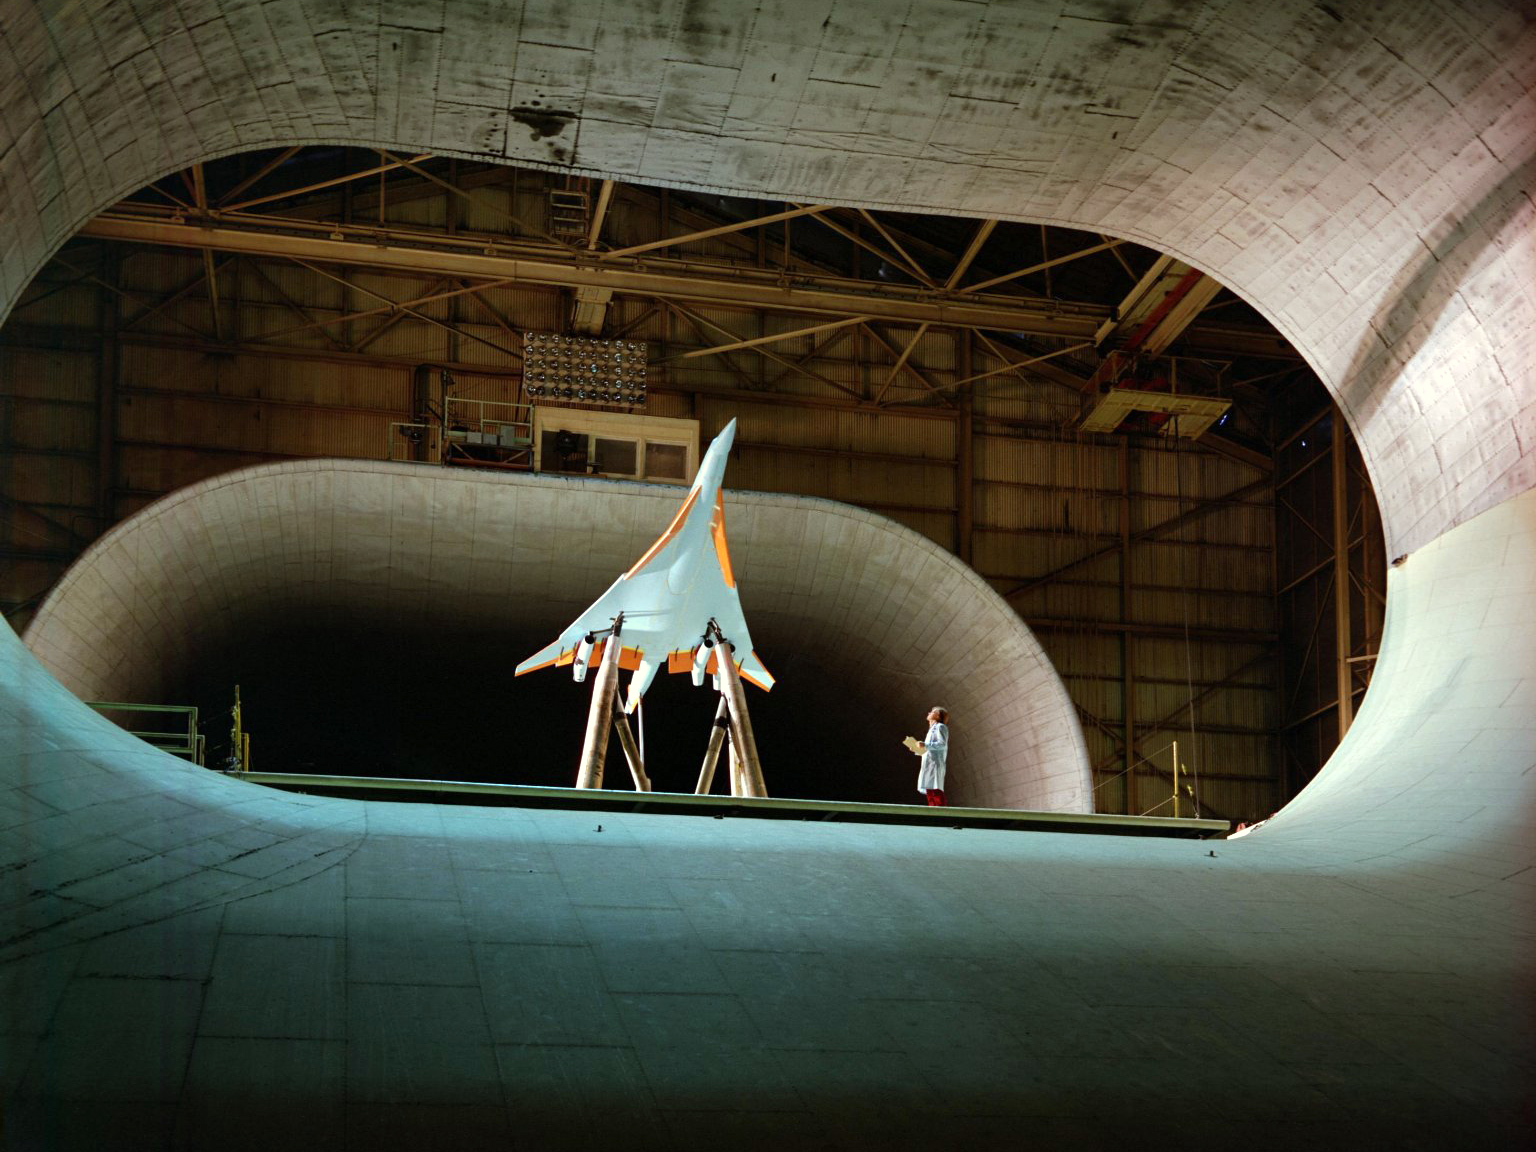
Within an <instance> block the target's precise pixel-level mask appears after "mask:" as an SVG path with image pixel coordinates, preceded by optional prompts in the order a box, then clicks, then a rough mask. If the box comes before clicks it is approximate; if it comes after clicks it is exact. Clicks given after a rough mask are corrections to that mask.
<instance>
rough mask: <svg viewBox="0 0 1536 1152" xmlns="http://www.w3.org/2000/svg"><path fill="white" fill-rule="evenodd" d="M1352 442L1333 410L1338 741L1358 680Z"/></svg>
mask: <svg viewBox="0 0 1536 1152" xmlns="http://www.w3.org/2000/svg"><path fill="white" fill-rule="evenodd" d="M1348 448H1349V438H1348V435H1347V434H1346V433H1345V430H1344V413H1343V412H1341V411H1339V409H1338V406H1337V405H1335V406H1334V409H1333V627H1334V670H1335V681H1336V684H1337V688H1338V695H1339V701H1338V716H1339V739H1340V740H1343V739H1344V733H1346V732H1348V731H1349V726H1350V724H1351V723H1352V722H1353V721H1354V718H1355V699H1354V696H1355V677H1354V669H1353V667H1352V666H1351V665H1350V663H1349V656H1350V642H1349V641H1350V636H1349V459H1348Z"/></svg>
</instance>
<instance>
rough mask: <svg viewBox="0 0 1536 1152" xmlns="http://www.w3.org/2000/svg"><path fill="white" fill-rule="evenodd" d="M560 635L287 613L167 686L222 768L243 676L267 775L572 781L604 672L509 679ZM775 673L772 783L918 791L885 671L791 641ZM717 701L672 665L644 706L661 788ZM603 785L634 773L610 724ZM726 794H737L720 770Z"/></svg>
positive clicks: (767, 738) (868, 795)
mask: <svg viewBox="0 0 1536 1152" xmlns="http://www.w3.org/2000/svg"><path fill="white" fill-rule="evenodd" d="M547 640H548V637H547V636H546V635H545V634H544V633H543V632H542V631H539V630H537V629H534V628H530V627H528V626H527V625H522V626H518V625H516V624H510V623H501V624H497V623H494V622H479V623H473V624H442V625H432V624H427V623H423V622H419V621H418V622H411V621H402V620H399V619H397V618H390V617H381V618H379V619H376V620H368V619H359V618H356V617H355V616H352V617H341V618H340V619H338V618H337V617H336V616H332V615H330V614H305V613H293V614H284V615H283V616H282V618H281V619H279V620H277V621H275V622H269V623H267V624H265V625H261V624H255V623H253V624H249V625H245V626H242V627H240V628H239V630H238V631H237V633H236V634H234V635H231V636H229V637H228V638H226V639H225V640H224V641H223V642H221V643H220V644H218V645H217V646H214V647H200V648H198V649H196V650H194V651H193V652H192V653H191V654H190V657H189V660H188V663H187V666H186V668H185V670H184V671H183V672H182V673H181V674H179V675H178V676H177V678H176V681H175V683H174V685H168V686H167V690H166V691H165V693H164V695H165V697H166V699H167V700H170V699H175V700H180V701H184V702H189V703H192V704H194V705H195V706H197V708H198V709H199V713H200V716H201V717H203V721H204V730H205V732H206V733H207V735H208V738H209V743H210V757H211V763H212V765H213V766H215V767H217V766H219V764H221V763H222V762H223V760H222V758H223V757H224V756H226V755H227V748H228V727H229V719H228V714H229V709H230V706H231V702H232V700H233V695H234V689H235V686H236V685H238V687H239V690H240V698H241V705H242V719H243V724H244V727H245V730H246V732H248V733H249V735H250V740H251V749H250V754H251V763H252V765H253V766H254V768H255V769H256V770H258V771H261V772H274V773H307V774H319V775H342V776H381V777H392V778H402V779H433V780H454V781H470V782H477V783H492V784H518V785H535V786H541V787H569V786H571V785H572V784H573V783H574V781H575V776H576V764H577V760H578V754H579V752H580V749H581V745H582V737H583V732H584V728H585V724H586V717H587V709H588V705H589V702H590V700H591V694H592V687H593V678H591V677H589V678H588V680H587V682H586V683H585V684H577V683H574V682H573V681H572V678H571V676H570V673H569V671H568V670H567V669H545V670H542V671H540V672H537V673H533V674H530V675H526V676H522V677H517V678H514V677H513V676H512V666H513V665H514V664H515V663H516V662H517V660H519V659H520V658H522V657H523V656H525V655H527V654H528V653H529V652H532V651H534V650H536V649H537V648H539V647H541V646H542V645H543V644H544V643H545V642H547ZM765 659H767V657H765ZM773 671H774V672H775V674H776V675H778V676H779V683H778V684H777V685H776V686H775V687H774V689H773V691H772V692H771V693H763V692H760V691H757V690H756V689H751V688H749V689H748V692H749V696H748V705H749V708H750V710H751V714H752V717H753V721H754V725H755V730H756V739H757V744H758V748H759V751H760V754H761V756H762V759H763V764H764V770H765V774H766V776H767V782H768V786H769V791H770V793H771V794H773V795H775V796H782V797H791V798H797V799H815V800H838V801H847V800H853V801H869V802H883V803H906V802H910V801H912V800H913V794H914V789H913V780H914V779H915V777H916V762H915V759H914V758H913V757H912V756H911V755H910V754H908V753H907V752H906V751H905V750H904V749H902V748H901V747H900V746H899V740H900V737H901V735H903V734H904V733H906V732H909V731H915V732H918V733H919V734H920V733H921V724H922V719H921V716H917V717H908V718H907V723H906V724H905V726H904V727H902V726H900V723H899V721H898V720H897V719H896V718H895V717H892V716H889V715H888V713H887V711H886V708H885V707H884V705H883V704H882V703H881V702H880V701H879V700H878V691H879V682H878V677H875V678H871V680H870V681H869V682H866V683H862V684H861V683H859V682H858V680H857V678H853V679H852V680H851V681H850V678H848V677H845V676H842V675H839V674H838V673H837V672H836V671H834V670H831V669H829V668H827V667H826V666H824V665H822V664H821V663H820V662H819V661H817V660H815V659H811V658H797V657H795V656H794V655H793V652H792V650H786V652H785V659H784V660H782V661H774V662H773ZM717 700H718V697H717V696H716V695H715V693H714V692H713V691H712V690H711V689H710V686H709V683H708V681H706V682H705V685H704V686H703V687H702V688H695V687H694V686H693V684H692V682H691V681H690V680H689V678H688V677H687V676H682V675H666V674H662V675H661V676H658V677H657V680H656V682H655V683H654V684H653V685H652V687H651V690H650V691H649V692H648V693H647V694H646V697H645V703H644V705H643V714H644V736H645V763H646V771H647V774H648V775H649V776H650V777H651V780H652V786H653V788H654V789H655V790H657V791H668V792H692V791H694V789H695V786H696V784H697V781H698V775H699V769H700V764H701V761H702V759H703V754H704V749H705V744H706V742H707V740H708V736H709V731H710V728H711V725H712V723H713V720H714V715H715V707H716V703H717ZM831 702H835V704H836V706H831ZM604 783H605V786H606V787H609V788H618V789H623V788H627V787H632V782H631V780H630V776H629V772H628V769H627V766H626V763H625V759H624V756H623V754H622V751H621V749H620V747H619V743H618V740H617V739H616V738H612V737H611V738H610V744H609V748H608V755H607V767H606V773H605V778H604ZM713 791H714V792H715V793H716V794H720V793H722V792H726V791H728V788H727V785H726V784H725V774H724V772H723V771H721V772H720V773H718V774H717V777H716V780H715V783H714V788H713Z"/></svg>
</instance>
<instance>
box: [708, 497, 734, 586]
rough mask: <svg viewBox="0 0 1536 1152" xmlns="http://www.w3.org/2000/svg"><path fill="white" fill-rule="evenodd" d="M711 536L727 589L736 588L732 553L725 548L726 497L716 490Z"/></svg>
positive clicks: (710, 523)
mask: <svg viewBox="0 0 1536 1152" xmlns="http://www.w3.org/2000/svg"><path fill="white" fill-rule="evenodd" d="M709 534H710V535H711V536H712V537H714V540H715V556H716V558H717V559H718V560H719V561H720V572H721V574H722V575H723V576H724V577H725V586H726V587H727V588H734V587H736V576H735V574H734V573H732V571H731V552H730V549H728V548H727V547H726V546H725V495H724V494H723V493H722V492H721V491H720V490H719V489H718V488H717V489H716V490H715V514H714V515H713V516H711V517H710V518H709Z"/></svg>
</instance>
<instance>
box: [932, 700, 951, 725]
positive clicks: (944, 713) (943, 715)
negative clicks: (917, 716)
mask: <svg viewBox="0 0 1536 1152" xmlns="http://www.w3.org/2000/svg"><path fill="white" fill-rule="evenodd" d="M929 711H930V712H937V713H938V714H939V723H940V724H948V723H949V709H948V708H945V707H944V706H943V705H942V704H935V705H934V706H933V707H932V708H930V709H929Z"/></svg>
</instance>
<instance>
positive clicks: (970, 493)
mask: <svg viewBox="0 0 1536 1152" xmlns="http://www.w3.org/2000/svg"><path fill="white" fill-rule="evenodd" d="M972 338H973V334H972V332H971V330H970V329H969V328H961V329H959V330H958V331H957V332H956V333H955V343H956V345H957V346H956V348H955V365H956V371H957V373H958V376H959V379H961V380H969V379H970V376H971V340H972ZM959 399H960V419H959V420H958V421H957V422H956V424H955V508H956V517H955V520H956V523H955V537H956V540H955V552H956V554H957V555H958V556H959V557H960V559H962V560H964V561H965V562H966V563H967V564H970V563H973V561H972V559H971V549H972V545H973V540H972V537H973V536H974V534H975V520H976V508H975V498H976V460H975V449H976V438H975V406H976V397H975V394H974V392H973V391H972V389H971V385H970V384H962V385H960V397H959Z"/></svg>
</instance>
